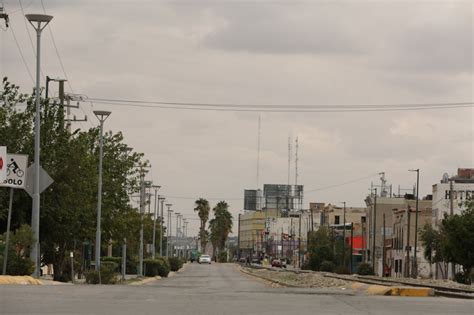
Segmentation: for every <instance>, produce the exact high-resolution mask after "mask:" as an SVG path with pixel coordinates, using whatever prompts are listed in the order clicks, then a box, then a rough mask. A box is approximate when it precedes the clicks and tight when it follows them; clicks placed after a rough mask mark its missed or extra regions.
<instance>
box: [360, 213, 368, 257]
mask: <svg viewBox="0 0 474 315" xmlns="http://www.w3.org/2000/svg"><path fill="white" fill-rule="evenodd" d="M366 222H367V219H366ZM365 225H366V223H365V222H364V221H363V218H361V219H360V226H361V228H362V247H363V249H364V251H363V252H362V261H363V262H365V263H367V238H366V235H365V233H366V232H367V231H366V227H365Z"/></svg>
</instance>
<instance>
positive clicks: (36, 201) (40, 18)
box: [5, 14, 53, 278]
mask: <svg viewBox="0 0 474 315" xmlns="http://www.w3.org/2000/svg"><path fill="white" fill-rule="evenodd" d="M7 17H8V16H7ZM25 17H26V18H27V19H28V21H29V22H30V24H31V25H32V26H33V28H34V29H35V31H36V89H35V103H36V105H35V151H34V161H35V164H34V165H35V168H34V172H35V174H36V175H35V177H34V182H33V204H32V211H31V229H32V231H33V238H34V243H33V246H31V254H30V257H31V259H32V260H33V262H34V264H35V270H34V272H33V276H34V277H35V278H39V276H40V267H41V266H40V242H39V236H40V233H39V228H40V194H41V192H40V174H41V173H40V171H41V164H40V146H41V145H40V143H41V137H40V132H41V122H40V121H41V105H40V102H41V100H40V98H41V96H40V72H41V66H40V62H41V32H42V31H43V29H44V28H45V27H46V25H48V23H49V22H50V21H51V20H52V19H53V17H52V16H51V15H45V14H26V15H25ZM5 21H6V19H5ZM34 23H36V25H35V24H34ZM42 23H43V24H42Z"/></svg>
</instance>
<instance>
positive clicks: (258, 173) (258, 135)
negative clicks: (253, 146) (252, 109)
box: [257, 115, 261, 189]
mask: <svg viewBox="0 0 474 315" xmlns="http://www.w3.org/2000/svg"><path fill="white" fill-rule="evenodd" d="M260 124H261V122H260V115H258V134H257V189H258V187H259V186H258V185H259V184H260V183H259V176H260Z"/></svg>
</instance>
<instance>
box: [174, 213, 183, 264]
mask: <svg viewBox="0 0 474 315" xmlns="http://www.w3.org/2000/svg"><path fill="white" fill-rule="evenodd" d="M175 214H176V239H175V241H174V243H175V247H176V256H178V232H179V222H178V221H179V216H180V215H181V214H180V213H179V212H176V213H175Z"/></svg>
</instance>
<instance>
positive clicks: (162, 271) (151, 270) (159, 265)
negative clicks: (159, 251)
mask: <svg viewBox="0 0 474 315" xmlns="http://www.w3.org/2000/svg"><path fill="white" fill-rule="evenodd" d="M143 264H144V267H145V276H147V277H155V276H160V277H163V278H164V277H168V274H169V273H170V265H169V263H168V261H167V260H166V259H164V258H162V257H158V258H156V259H145V260H144V261H143Z"/></svg>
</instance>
